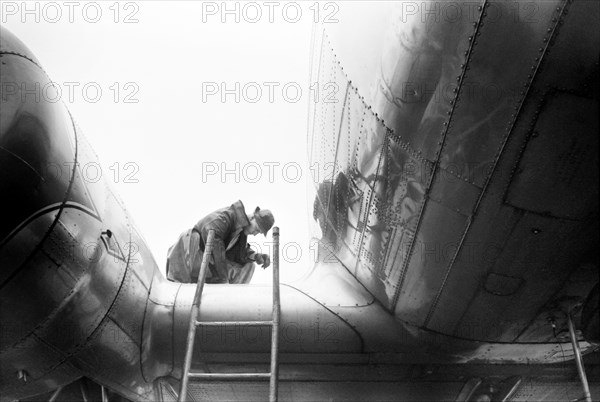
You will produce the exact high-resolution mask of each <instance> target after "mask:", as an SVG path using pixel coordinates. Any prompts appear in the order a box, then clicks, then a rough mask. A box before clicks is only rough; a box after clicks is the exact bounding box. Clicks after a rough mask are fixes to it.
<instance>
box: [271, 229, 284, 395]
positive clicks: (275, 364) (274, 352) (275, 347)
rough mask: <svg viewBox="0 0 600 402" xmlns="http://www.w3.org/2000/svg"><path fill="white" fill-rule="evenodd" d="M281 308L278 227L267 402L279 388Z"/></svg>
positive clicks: (276, 232) (274, 262)
mask: <svg viewBox="0 0 600 402" xmlns="http://www.w3.org/2000/svg"><path fill="white" fill-rule="evenodd" d="M280 316H281V306H280V300H279V227H277V226H275V227H274V228H273V326H272V327H271V379H270V382H269V401H270V402H277V396H278V388H279V359H278V358H277V357H278V355H279V318H280Z"/></svg>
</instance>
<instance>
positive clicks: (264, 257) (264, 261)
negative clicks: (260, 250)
mask: <svg viewBox="0 0 600 402" xmlns="http://www.w3.org/2000/svg"><path fill="white" fill-rule="evenodd" d="M256 263H257V264H259V265H262V267H263V269H265V268H267V267H268V266H269V265H271V257H269V255H268V254H256Z"/></svg>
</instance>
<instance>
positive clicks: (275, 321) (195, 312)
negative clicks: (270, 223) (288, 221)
mask: <svg viewBox="0 0 600 402" xmlns="http://www.w3.org/2000/svg"><path fill="white" fill-rule="evenodd" d="M214 236H215V232H214V230H210V231H209V233H208V239H207V242H206V248H205V250H204V255H203V256H202V265H201V267H200V273H199V275H198V282H197V284H196V293H195V294H194V301H193V303H192V309H191V315H190V324H189V328H188V335H187V342H186V348H185V360H184V364H183V373H182V377H181V384H180V388H179V396H178V398H177V400H178V402H184V401H185V398H186V396H187V387H188V383H189V379H190V378H201V379H205V380H235V379H243V380H244V379H245V380H266V379H269V401H270V402H277V399H278V388H279V360H278V355H279V321H280V317H281V301H280V293H279V227H277V226H275V227H274V228H273V243H274V244H273V313H272V319H271V321H199V320H198V318H199V312H200V302H201V300H202V291H203V290H204V283H205V281H206V272H207V270H208V259H209V258H210V256H211V255H212V250H213V242H214ZM191 263H192V264H193V261H192V262H191ZM221 325H244V326H268V325H270V326H271V367H270V368H271V370H270V372H268V373H190V367H191V364H192V355H193V351H194V338H195V336H196V328H197V327H199V326H221Z"/></svg>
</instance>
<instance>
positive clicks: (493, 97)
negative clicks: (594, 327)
mask: <svg viewBox="0 0 600 402" xmlns="http://www.w3.org/2000/svg"><path fill="white" fill-rule="evenodd" d="M598 7H599V3H597V2H589V1H574V2H564V1H534V2H527V3H516V2H494V1H492V2H482V3H480V4H477V3H454V2H450V3H444V2H420V3H413V2H404V3H402V2H399V3H396V4H391V3H387V4H384V5H381V7H380V8H379V9H375V8H372V7H371V8H370V7H368V6H367V5H365V4H362V3H360V4H353V5H348V6H347V7H345V8H346V9H348V10H347V15H346V14H344V13H343V11H344V10H343V9H344V7H342V10H341V11H342V14H341V15H340V17H341V18H340V22H339V23H337V24H330V25H327V24H322V26H319V27H318V29H317V30H316V31H315V38H316V39H315V43H314V49H315V51H314V57H313V63H312V77H311V82H318V83H319V85H320V86H323V87H325V86H327V85H330V84H332V85H330V88H333V89H331V91H330V95H331V96H330V97H329V100H331V101H330V102H327V99H316V98H313V102H314V104H313V105H311V107H312V114H311V121H310V122H309V136H308V144H309V159H310V166H311V170H313V171H314V172H315V174H314V177H313V178H314V190H313V194H314V198H313V199H314V205H312V206H313V207H314V218H315V222H316V223H315V225H314V228H313V233H314V236H315V237H316V238H319V239H320V240H321V241H322V242H324V243H325V244H326V245H327V247H328V248H329V249H330V250H331V255H333V256H335V258H337V259H339V261H340V262H341V263H342V264H344V266H345V267H346V268H347V269H348V271H349V272H350V273H351V274H352V275H353V276H354V277H356V278H357V279H358V280H359V281H360V282H361V283H362V284H363V285H364V286H366V287H367V289H368V290H369V292H370V293H371V294H373V295H374V296H375V298H376V299H377V300H378V301H379V302H381V303H382V304H383V305H384V306H385V307H386V308H387V309H388V311H390V312H391V313H393V314H394V315H395V316H396V317H397V318H398V319H400V320H402V321H404V322H406V323H408V324H410V325H413V326H416V327H418V328H422V329H425V330H430V331H434V332H436V333H443V334H446V335H449V336H453V337H457V338H463V339H471V340H474V341H490V342H511V343H512V342H515V343H524V344H525V343H532V342H533V343H543V342H553V341H554V339H553V334H552V331H551V330H550V327H549V326H548V324H547V318H548V316H549V314H551V311H552V310H553V305H554V304H556V302H557V300H560V299H561V298H565V297H578V298H585V297H586V296H587V295H588V294H589V292H590V291H591V289H592V287H593V286H594V284H596V283H597V282H598V277H597V272H598V260H597V257H596V253H595V252H594V250H595V248H596V245H597V243H598V242H599V240H600V239H599V237H598V155H597V149H598V131H599V130H598V118H597V117H598V115H597V110H598V95H599V90H598V79H597V77H598V54H599V50H600V37H599V35H598V33H597V32H596V29H595V28H594V27H597V26H599V25H600V20H599V10H598ZM450 11H452V13H450ZM344 17H347V18H344ZM374 21H380V25H381V26H379V27H377V28H372V29H371V28H370V27H373V26H374V25H375V24H374V23H373V22H374ZM559 327H560V328H559V329H560V330H566V327H567V323H566V320H565V319H564V317H561V322H560V324H559Z"/></svg>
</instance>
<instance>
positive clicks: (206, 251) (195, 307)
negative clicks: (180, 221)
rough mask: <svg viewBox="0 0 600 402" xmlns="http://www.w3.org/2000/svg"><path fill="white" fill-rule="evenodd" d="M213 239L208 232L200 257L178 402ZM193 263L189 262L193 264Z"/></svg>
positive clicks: (182, 392)
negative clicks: (200, 262)
mask: <svg viewBox="0 0 600 402" xmlns="http://www.w3.org/2000/svg"><path fill="white" fill-rule="evenodd" d="M214 239H215V231H214V229H211V230H209V231H208V238H207V240H206V247H205V248H204V254H203V256H202V265H201V266H200V273H199V274H198V282H197V283H196V293H195V294H194V302H193V303H192V311H191V315H190V325H189V327H188V335H187V341H186V345H185V360H184V363H183V373H182V374H181V384H180V387H179V397H178V398H177V400H178V402H184V401H185V397H186V396H187V386H188V380H189V372H190V366H191V364H192V354H193V352H194V338H195V336H196V320H197V318H198V312H199V311H200V301H201V300H202V291H203V290H204V282H205V281H206V271H207V270H208V259H209V258H210V256H211V255H212V250H213V243H214ZM193 263H194V261H190V264H193Z"/></svg>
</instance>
